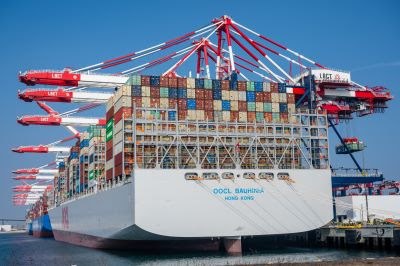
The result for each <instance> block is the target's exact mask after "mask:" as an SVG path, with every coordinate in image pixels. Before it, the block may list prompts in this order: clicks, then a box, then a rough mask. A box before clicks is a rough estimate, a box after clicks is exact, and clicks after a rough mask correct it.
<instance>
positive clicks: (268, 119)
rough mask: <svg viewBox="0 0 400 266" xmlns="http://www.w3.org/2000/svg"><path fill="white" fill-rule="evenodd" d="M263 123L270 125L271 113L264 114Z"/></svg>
mask: <svg viewBox="0 0 400 266" xmlns="http://www.w3.org/2000/svg"><path fill="white" fill-rule="evenodd" d="M264 119H265V122H267V123H271V122H272V113H264Z"/></svg>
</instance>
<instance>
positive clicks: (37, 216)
mask: <svg viewBox="0 0 400 266" xmlns="http://www.w3.org/2000/svg"><path fill="white" fill-rule="evenodd" d="M47 208H48V197H47V196H46V194H44V195H43V196H41V197H40V198H39V199H38V200H37V201H36V203H35V204H32V206H31V208H30V209H29V210H28V212H27V215H26V220H27V229H28V230H27V231H28V234H30V235H33V236H34V237H53V232H52V228H51V223H50V217H49V214H48V212H47Z"/></svg>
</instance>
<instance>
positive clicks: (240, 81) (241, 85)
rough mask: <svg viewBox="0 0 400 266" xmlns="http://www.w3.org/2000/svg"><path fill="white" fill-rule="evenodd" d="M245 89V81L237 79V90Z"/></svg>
mask: <svg viewBox="0 0 400 266" xmlns="http://www.w3.org/2000/svg"><path fill="white" fill-rule="evenodd" d="M246 89H247V84H246V81H243V80H239V81H238V90H239V91H246Z"/></svg>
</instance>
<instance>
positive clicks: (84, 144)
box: [79, 139, 89, 149]
mask: <svg viewBox="0 0 400 266" xmlns="http://www.w3.org/2000/svg"><path fill="white" fill-rule="evenodd" d="M79 146H80V148H81V149H82V148H84V147H89V140H88V139H84V140H82V141H81V143H80V145H79Z"/></svg>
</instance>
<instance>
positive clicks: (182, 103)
mask: <svg viewBox="0 0 400 266" xmlns="http://www.w3.org/2000/svg"><path fill="white" fill-rule="evenodd" d="M178 109H182V110H186V109H187V105H186V99H179V100H178Z"/></svg>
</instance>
